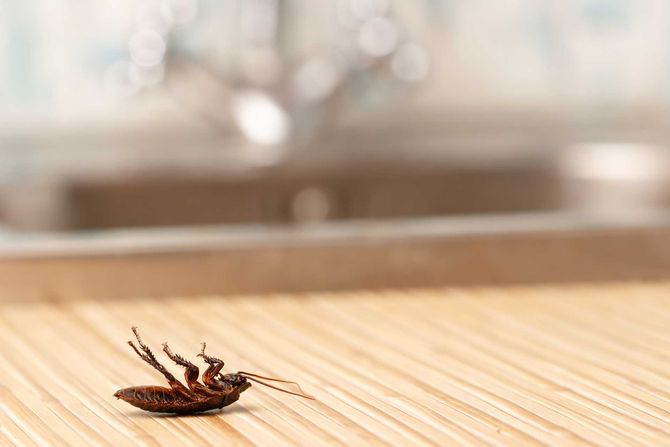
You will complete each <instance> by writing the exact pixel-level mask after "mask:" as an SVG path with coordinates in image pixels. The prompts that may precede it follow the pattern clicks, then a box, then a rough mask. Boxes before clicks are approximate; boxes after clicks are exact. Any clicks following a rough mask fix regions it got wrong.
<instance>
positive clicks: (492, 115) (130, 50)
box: [0, 0, 670, 235]
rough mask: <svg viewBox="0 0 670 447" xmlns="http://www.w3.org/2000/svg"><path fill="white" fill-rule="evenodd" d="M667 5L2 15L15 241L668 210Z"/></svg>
mask: <svg viewBox="0 0 670 447" xmlns="http://www.w3.org/2000/svg"><path fill="white" fill-rule="evenodd" d="M669 30H670V3H668V2H666V1H663V0H565V1H561V2H555V1H549V0H546V1H537V0H532V1H531V0H499V1H496V2H489V1H483V0H419V1H414V2H399V1H395V2H394V1H392V0H339V1H325V0H314V1H309V2H305V1H292V0H244V1H242V0H238V1H234V0H217V1H214V0H114V1H111V0H97V1H96V2H90V1H88V2H87V1H83V0H4V1H2V2H0V220H1V221H2V224H3V227H4V230H5V232H6V234H7V235H11V234H16V233H25V232H54V231H58V232H61V231H74V230H99V229H111V228H147V227H173V226H203V225H218V224H267V223H270V224H304V223H312V224H313V223H318V222H324V221H331V220H332V221H341V220H354V221H357V220H360V219H390V218H413V217H418V216H453V215H480V214H496V215H497V214H503V215H507V214H511V213H536V212H551V213H554V212H557V213H560V212H571V213H578V214H587V215H590V214H597V215H607V216H611V217H613V218H615V219H616V216H630V215H631V213H632V214H635V215H645V214H646V213H655V212H657V211H658V210H662V209H663V208H665V207H667V206H668V204H669V203H670V195H669V194H668V191H670V190H669V189H668V174H669V172H668V160H667V158H668V150H667V149H668V147H667V146H668V142H669V141H670V139H669V137H670V134H669V132H668V130H667V129H668V123H669V122H670V45H669V44H668V42H669V40H670V31H669Z"/></svg>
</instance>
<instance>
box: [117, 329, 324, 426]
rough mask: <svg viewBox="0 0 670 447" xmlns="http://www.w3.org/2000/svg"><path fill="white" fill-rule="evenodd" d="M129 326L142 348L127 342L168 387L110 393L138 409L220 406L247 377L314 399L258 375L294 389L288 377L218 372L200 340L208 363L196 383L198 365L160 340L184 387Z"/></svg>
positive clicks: (244, 384) (229, 401) (220, 365)
mask: <svg viewBox="0 0 670 447" xmlns="http://www.w3.org/2000/svg"><path fill="white" fill-rule="evenodd" d="M132 329H133V332H134V333H135V337H136V338H137V343H138V344H139V345H140V349H141V350H142V352H140V350H138V349H137V348H136V347H135V345H134V344H133V342H132V341H129V342H128V344H129V345H130V346H131V347H132V348H133V350H134V351H135V352H136V353H137V355H139V356H140V358H141V359H142V360H144V361H145V362H147V363H148V364H149V365H151V366H153V367H154V368H155V369H157V370H158V371H159V372H160V373H161V374H163V376H165V378H166V379H167V381H168V383H169V384H170V388H165V387H161V386H133V387H130V388H124V389H122V390H119V391H117V392H116V393H114V396H115V397H116V398H117V399H122V400H124V401H126V402H128V403H129V404H130V405H133V406H135V407H138V408H141V409H142V410H147V411H155V412H159V413H178V414H186V413H198V412H201V411H208V410H214V409H218V408H223V407H225V406H227V405H230V404H232V403H234V402H235V401H237V399H239V398H240V394H241V393H242V392H243V391H245V390H247V389H248V388H249V387H250V386H251V383H249V381H253V382H256V383H260V384H261V385H265V386H267V387H270V388H273V389H275V390H279V391H281V392H284V393H288V394H293V395H295V396H300V397H304V398H307V399H314V398H313V397H312V396H308V395H307V394H304V393H294V392H292V391H288V390H284V389H281V388H278V387H276V386H273V385H270V384H269V383H265V382H262V381H260V380H259V379H264V380H270V381H274V382H282V383H290V384H294V385H296V386H297V387H298V389H299V388H300V386H299V385H298V384H297V383H295V382H289V381H288V380H281V379H275V378H272V377H264V376H260V375H258V374H252V373H248V372H244V371H240V372H238V373H235V374H222V373H221V369H222V368H223V361H222V360H219V359H217V358H214V357H210V356H208V355H207V354H205V346H206V344H205V343H204V342H203V343H202V349H201V350H200V354H198V357H202V358H203V360H204V361H205V362H206V363H207V364H208V365H209V367H208V368H207V370H206V371H205V372H204V373H203V374H202V381H203V383H200V382H198V376H199V374H200V371H199V370H198V367H197V366H195V365H194V364H193V363H191V362H189V361H188V360H186V359H184V358H183V357H181V356H180V355H177V354H175V353H173V352H172V350H171V349H170V348H169V347H168V344H167V343H163V351H164V352H165V354H167V356H168V357H170V359H171V360H172V361H174V362H175V363H176V364H177V365H180V366H183V367H184V368H186V371H185V372H184V378H185V379H186V383H187V385H188V387H186V386H184V385H183V384H182V383H181V382H180V381H178V380H177V379H175V377H174V376H173V375H172V374H171V373H170V371H168V370H167V369H166V368H165V366H163V365H161V364H160V363H158V360H156V357H155V356H154V354H153V352H151V350H150V349H149V348H148V347H147V345H145V344H144V343H143V342H142V339H141V338H140V334H139V333H138V332H137V328H136V327H133V328H132ZM300 391H302V390H300Z"/></svg>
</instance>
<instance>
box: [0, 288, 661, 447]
mask: <svg viewBox="0 0 670 447" xmlns="http://www.w3.org/2000/svg"><path fill="white" fill-rule="evenodd" d="M133 324H135V325H138V326H139V327H140V330H141V332H142V334H143V336H144V339H145V341H146V342H147V343H148V344H149V345H150V346H153V347H154V348H155V349H154V350H155V351H156V352H157V354H158V353H159V351H160V343H161V342H163V341H166V340H167V341H169V342H170V345H171V347H172V348H173V350H175V351H176V352H178V353H181V354H183V355H184V356H186V357H189V358H192V359H193V360H195V359H196V358H195V354H196V353H197V352H198V350H199V343H200V342H201V341H202V340H206V341H207V342H208V349H209V350H210V353H211V354H212V355H214V354H217V355H218V356H220V357H222V358H224V360H226V369H227V370H228V371H236V370H239V369H244V370H249V371H255V372H258V373H260V374H270V375H277V376H281V377H285V378H290V379H294V380H297V381H298V382H300V383H301V385H302V388H303V389H304V390H305V391H306V392H308V393H310V394H313V395H314V396H316V398H317V400H316V401H309V400H305V399H300V398H297V397H293V396H289V395H286V394H281V393H278V392H275V391H273V390H270V389H263V388H262V387H260V386H254V387H253V388H252V389H250V390H248V391H246V392H245V393H244V394H242V398H241V399H240V401H239V402H238V403H237V404H234V405H232V406H230V407H227V408H224V409H223V410H222V411H220V412H214V413H209V414H204V415H199V416H188V417H173V416H160V415H155V414H150V413H143V412H141V411H139V410H136V409H135V408H133V407H131V406H129V405H128V404H126V403H124V402H123V401H117V400H116V399H115V398H114V397H113V396H112V394H113V393H114V391H115V390H116V389H118V388H122V387H126V386H131V385H147V384H161V379H162V377H161V376H160V375H159V374H158V373H156V372H155V371H153V370H151V369H150V368H149V367H148V366H147V365H146V364H144V363H143V362H142V361H141V360H140V359H138V358H137V357H136V356H135V354H134V353H133V352H132V351H131V350H130V348H129V347H128V346H127V345H126V343H125V342H126V340H129V339H130V338H131V336H132V334H131V332H130V326H131V325H133ZM0 335H1V337H2V342H1V344H0V446H7V445H26V446H30V445H56V446H58V445H67V446H76V445H100V446H103V445H108V446H125V445H135V444H137V445H159V446H186V445H198V446H200V445H217V446H219V445H263V446H282V445H308V446H321V445H340V446H354V445H362V446H363V445H365V446H368V445H395V446H409V445H412V446H419V445H435V446H443V445H459V446H460V445H510V446H528V445H541V444H548V445H566V446H576V445H603V446H619V445H626V446H628V445H644V446H652V445H656V446H660V445H670V284H651V285H639V284H638V285H625V286H617V285H600V286H573V287H571V286H561V287H537V288H516V289H512V288H508V289H460V290H425V291H411V292H407V291H402V292H401V291H398V292H385V293H378V292H375V293H364V292H361V293H347V294H333V295H329V294H315V295H308V296H271V297H269V296H268V297H239V298H223V297H202V298H188V299H187V298H174V299H161V300H150V299H140V300H118V301H82V300H78V301H63V302H54V303H31V304H29V305H28V304H26V305H21V304H9V303H7V304H0ZM158 357H159V358H161V359H163V360H165V364H166V365H168V366H169V368H170V369H171V370H172V371H174V372H175V373H177V372H179V373H180V375H181V372H180V371H179V369H178V368H177V367H175V366H174V365H172V364H169V362H168V361H167V359H164V356H163V355H162V353H160V355H158Z"/></svg>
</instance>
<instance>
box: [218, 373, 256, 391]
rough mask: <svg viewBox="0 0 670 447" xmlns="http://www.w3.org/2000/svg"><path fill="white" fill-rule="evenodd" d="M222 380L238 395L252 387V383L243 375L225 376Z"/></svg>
mask: <svg viewBox="0 0 670 447" xmlns="http://www.w3.org/2000/svg"><path fill="white" fill-rule="evenodd" d="M222 379H223V381H224V382H225V383H227V384H228V385H229V386H231V387H232V388H233V389H235V390H236V391H237V392H238V393H242V392H243V391H246V390H248V389H249V388H250V387H251V382H249V381H248V380H247V378H246V377H245V376H243V375H241V374H224V375H223V377H222Z"/></svg>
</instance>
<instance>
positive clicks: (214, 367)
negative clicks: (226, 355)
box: [198, 341, 223, 389]
mask: <svg viewBox="0 0 670 447" xmlns="http://www.w3.org/2000/svg"><path fill="white" fill-rule="evenodd" d="M206 347H207V343H205V342H204V341H203V342H202V349H201V350H200V354H198V357H202V359H203V360H204V361H205V362H206V363H207V364H208V365H209V368H207V371H205V372H204V373H203V374H202V381H203V382H205V385H207V386H208V387H210V388H214V389H218V388H219V386H218V385H217V384H216V380H214V379H215V377H216V376H217V375H218V374H219V373H220V372H221V370H222V369H223V360H220V359H217V358H216V357H210V356H208V355H207V354H205V348H206Z"/></svg>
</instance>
